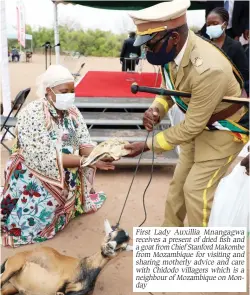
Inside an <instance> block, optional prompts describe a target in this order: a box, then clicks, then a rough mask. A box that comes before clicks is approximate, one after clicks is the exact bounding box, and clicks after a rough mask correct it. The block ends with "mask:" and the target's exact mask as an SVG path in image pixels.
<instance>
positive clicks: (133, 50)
mask: <svg viewBox="0 0 250 295" xmlns="http://www.w3.org/2000/svg"><path fill="white" fill-rule="evenodd" d="M135 37H136V34H135V32H130V33H129V38H128V39H126V40H125V41H124V43H123V46H122V50H121V54H120V62H121V64H122V71H123V72H126V71H127V70H130V71H134V70H135V65H136V64H138V62H139V57H140V56H141V47H135V46H134V45H133V44H134V42H135Z"/></svg>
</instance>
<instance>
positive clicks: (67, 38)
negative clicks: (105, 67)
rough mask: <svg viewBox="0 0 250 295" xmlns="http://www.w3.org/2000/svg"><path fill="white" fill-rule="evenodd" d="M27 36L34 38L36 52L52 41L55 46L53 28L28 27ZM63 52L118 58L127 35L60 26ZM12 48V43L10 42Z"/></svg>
mask: <svg viewBox="0 0 250 295" xmlns="http://www.w3.org/2000/svg"><path fill="white" fill-rule="evenodd" d="M26 34H31V35H32V36H33V48H34V51H36V49H39V48H40V47H41V45H42V44H44V43H45V42H47V41H50V42H51V43H52V44H54V30H53V29H52V28H39V29H38V30H32V28H31V26H29V25H28V26H26ZM59 34H60V44H61V51H62V52H67V51H77V52H80V53H81V54H82V55H85V56H104V57H108V56H111V57H118V56H119V55H120V51H121V47H122V44H123V41H124V39H126V37H127V35H126V34H123V35H116V34H113V33H112V32H106V31H101V30H87V31H83V30H82V29H80V28H79V26H76V27H72V26H70V25H67V24H65V25H61V26H59ZM9 47H10V42H9Z"/></svg>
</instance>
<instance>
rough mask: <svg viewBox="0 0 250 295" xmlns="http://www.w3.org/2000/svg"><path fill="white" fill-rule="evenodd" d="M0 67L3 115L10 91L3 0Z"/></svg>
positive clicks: (5, 111) (2, 3) (3, 4)
mask: <svg viewBox="0 0 250 295" xmlns="http://www.w3.org/2000/svg"><path fill="white" fill-rule="evenodd" d="M0 14H1V17H0V20H1V26H0V28H1V32H0V33H1V35H0V61H1V62H0V65H1V67H0V69H1V85H0V91H1V92H2V93H1V96H2V101H1V102H2V103H3V115H4V116H7V115H8V114H9V112H10V110H11V93H10V76H9V58H8V41H7V28H6V12H5V0H4V1H0Z"/></svg>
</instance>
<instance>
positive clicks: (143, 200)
mask: <svg viewBox="0 0 250 295" xmlns="http://www.w3.org/2000/svg"><path fill="white" fill-rule="evenodd" d="M149 133H150V132H149V131H148V134H147V137H146V139H145V142H144V146H143V150H142V152H141V154H140V157H139V160H138V163H137V165H136V168H135V171H134V175H133V178H132V181H131V184H130V187H129V190H128V193H127V195H126V198H125V201H124V204H123V207H122V211H121V214H120V216H119V219H118V222H117V224H116V226H115V227H114V228H118V227H119V225H120V221H121V218H122V215H123V211H124V209H125V207H126V203H127V200H128V197H129V194H130V191H131V189H132V186H133V183H134V180H135V177H136V174H137V171H138V168H139V166H140V162H141V158H142V155H143V152H144V150H145V147H146V144H147V140H148V137H149ZM152 154H153V155H152V164H151V172H150V178H149V182H148V184H147V186H146V188H145V190H144V192H143V196H142V202H143V210H144V220H143V222H142V223H141V224H140V225H139V226H138V227H141V226H142V225H143V224H144V223H145V222H146V220H147V211H146V206H145V196H146V192H147V190H148V188H149V186H150V184H151V181H152V178H153V171H154V126H153V132H152Z"/></svg>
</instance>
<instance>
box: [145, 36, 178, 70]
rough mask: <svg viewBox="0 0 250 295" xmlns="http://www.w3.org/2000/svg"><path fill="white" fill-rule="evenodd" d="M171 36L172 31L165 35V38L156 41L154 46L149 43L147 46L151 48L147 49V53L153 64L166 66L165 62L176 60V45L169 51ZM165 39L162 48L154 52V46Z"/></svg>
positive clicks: (148, 59) (149, 60)
mask: <svg viewBox="0 0 250 295" xmlns="http://www.w3.org/2000/svg"><path fill="white" fill-rule="evenodd" d="M170 37H171V33H169V34H167V35H165V36H164V37H163V38H161V39H159V40H158V41H156V42H155V43H154V44H153V46H151V45H149V46H148V45H147V44H146V46H147V47H148V48H149V49H150V50H151V51H147V53H146V58H147V61H148V62H149V63H150V64H152V65H157V66H164V65H165V64H167V63H169V62H171V61H173V60H174V58H175V56H176V46H173V48H172V49H171V50H170V51H169V52H167V51H166V50H167V46H168V41H169V38H170ZM162 39H165V41H164V43H163V44H162V46H161V48H160V50H159V51H158V52H153V48H155V47H156V45H157V44H158V43H159V42H160V41H161V40H162Z"/></svg>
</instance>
